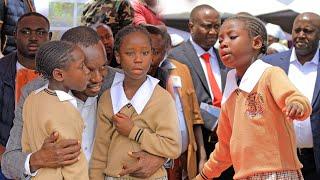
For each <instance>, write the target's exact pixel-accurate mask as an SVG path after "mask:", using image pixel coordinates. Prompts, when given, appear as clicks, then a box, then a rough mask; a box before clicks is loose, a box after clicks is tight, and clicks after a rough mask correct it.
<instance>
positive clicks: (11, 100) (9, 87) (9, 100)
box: [0, 52, 18, 146]
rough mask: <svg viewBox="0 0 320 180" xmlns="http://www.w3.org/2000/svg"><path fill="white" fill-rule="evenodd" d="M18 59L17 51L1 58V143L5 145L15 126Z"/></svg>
mask: <svg viewBox="0 0 320 180" xmlns="http://www.w3.org/2000/svg"><path fill="white" fill-rule="evenodd" d="M17 60H18V57H17V53H16V52H12V53H10V54H8V55H6V56H4V57H3V58H2V59H0V144H1V145H3V146H6V144H7V141H8V138H9V134H10V129H11V127H12V126H13V119H14V109H15V78H16V71H17V70H16V63H17Z"/></svg>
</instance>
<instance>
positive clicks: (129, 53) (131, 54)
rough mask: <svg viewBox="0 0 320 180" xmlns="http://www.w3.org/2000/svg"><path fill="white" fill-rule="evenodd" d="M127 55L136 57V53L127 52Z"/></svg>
mask: <svg viewBox="0 0 320 180" xmlns="http://www.w3.org/2000/svg"><path fill="white" fill-rule="evenodd" d="M126 55H128V56H133V55H134V52H126Z"/></svg>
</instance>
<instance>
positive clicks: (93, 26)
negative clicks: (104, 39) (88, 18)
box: [89, 22, 113, 35]
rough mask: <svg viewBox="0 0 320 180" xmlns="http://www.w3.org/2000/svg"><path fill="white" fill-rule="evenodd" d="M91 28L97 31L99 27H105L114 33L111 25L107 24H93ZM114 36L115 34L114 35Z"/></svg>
mask: <svg viewBox="0 0 320 180" xmlns="http://www.w3.org/2000/svg"><path fill="white" fill-rule="evenodd" d="M89 27H90V28H92V29H94V30H95V31H96V30H97V29H98V28H99V27H103V28H105V29H110V31H111V33H112V29H111V27H110V26H109V25H107V24H105V23H101V22H98V23H95V24H91V25H89ZM112 35H113V34H112Z"/></svg>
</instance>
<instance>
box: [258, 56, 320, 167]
mask: <svg viewBox="0 0 320 180" xmlns="http://www.w3.org/2000/svg"><path fill="white" fill-rule="evenodd" d="M291 52H292V50H289V51H285V52H282V53H277V54H271V55H269V56H265V57H263V58H262V60H263V61H265V62H267V63H269V64H272V65H274V66H278V67H280V68H282V69H283V70H284V71H285V72H286V73H287V74H288V70H289V65H290V56H291ZM319 58H320V57H319ZM307 80H308V79H306V81H307ZM306 88H307V87H306ZM319 94H320V63H319V64H318V70H317V79H316V84H315V88H314V91H313V97H312V102H311V105H312V113H311V116H310V121H311V129H312V136H313V150H314V159H315V163H316V168H317V172H318V173H320V97H319Z"/></svg>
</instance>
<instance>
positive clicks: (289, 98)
mask: <svg viewBox="0 0 320 180" xmlns="http://www.w3.org/2000/svg"><path fill="white" fill-rule="evenodd" d="M268 86H269V89H270V91H271V94H272V96H273V98H274V100H275V101H276V103H277V104H278V106H279V107H280V108H281V109H282V110H283V111H284V112H285V113H286V116H287V117H288V118H289V119H297V120H304V119H306V118H307V117H309V116H310V114H311V111H312V107H311V105H310V102H309V100H308V99H307V98H306V97H305V96H304V95H303V94H301V93H300V92H299V90H298V89H297V88H296V87H295V86H294V85H293V84H292V83H291V81H290V80H289V78H288V76H287V75H286V74H285V72H284V71H283V70H282V69H280V68H278V67H275V68H272V71H271V72H270V79H269V80H268Z"/></svg>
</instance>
